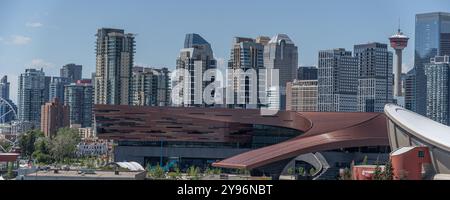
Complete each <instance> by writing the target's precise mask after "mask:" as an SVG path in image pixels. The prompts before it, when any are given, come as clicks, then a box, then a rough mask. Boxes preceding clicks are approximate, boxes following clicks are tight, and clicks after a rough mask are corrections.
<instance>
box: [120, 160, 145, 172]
mask: <svg viewBox="0 0 450 200" xmlns="http://www.w3.org/2000/svg"><path fill="white" fill-rule="evenodd" d="M116 164H117V165H119V166H120V167H122V168H125V169H129V170H130V171H144V168H143V167H142V165H140V164H139V163H137V162H116Z"/></svg>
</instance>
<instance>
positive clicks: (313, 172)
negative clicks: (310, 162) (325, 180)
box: [309, 168, 316, 176]
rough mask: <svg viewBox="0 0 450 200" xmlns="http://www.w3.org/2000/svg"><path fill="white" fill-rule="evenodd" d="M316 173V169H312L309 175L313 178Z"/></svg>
mask: <svg viewBox="0 0 450 200" xmlns="http://www.w3.org/2000/svg"><path fill="white" fill-rule="evenodd" d="M315 173H316V169H314V168H311V169H309V175H311V176H313V175H314V174H315Z"/></svg>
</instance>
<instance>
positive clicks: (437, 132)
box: [384, 104, 450, 151]
mask: <svg viewBox="0 0 450 200" xmlns="http://www.w3.org/2000/svg"><path fill="white" fill-rule="evenodd" d="M384 112H385V114H386V115H387V116H388V117H389V118H390V119H391V120H393V121H395V123H396V124H397V125H398V126H400V127H402V128H403V129H405V130H406V131H408V132H409V133H410V134H413V135H414V136H416V137H418V138H420V139H422V140H424V141H427V142H429V143H430V144H433V145H436V146H437V147H440V148H442V149H445V150H447V151H450V127H449V126H446V125H444V124H441V123H438V122H436V121H433V120H431V119H428V118H426V117H424V116H422V115H419V114H417V113H414V112H412V111H409V110H407V109H405V108H402V107H399V106H397V105H394V104H388V105H386V106H385V107H384Z"/></svg>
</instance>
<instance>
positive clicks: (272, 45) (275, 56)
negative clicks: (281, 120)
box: [264, 34, 298, 110]
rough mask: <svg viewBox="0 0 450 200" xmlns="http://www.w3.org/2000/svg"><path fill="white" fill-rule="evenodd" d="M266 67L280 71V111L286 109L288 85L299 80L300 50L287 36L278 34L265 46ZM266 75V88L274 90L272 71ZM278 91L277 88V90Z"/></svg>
mask: <svg viewBox="0 0 450 200" xmlns="http://www.w3.org/2000/svg"><path fill="white" fill-rule="evenodd" d="M264 67H265V68H266V69H268V70H271V69H277V70H279V71H278V73H279V81H278V83H275V84H278V86H279V88H278V90H279V94H280V95H279V97H280V99H279V102H280V109H281V110H285V109H286V105H285V103H286V84H287V82H289V81H292V80H294V79H296V78H297V67H298V50H297V46H295V44H294V42H293V41H292V40H291V39H290V38H289V36H287V35H286V34H277V35H275V36H274V37H272V39H271V40H270V41H269V42H268V44H267V45H265V46H264ZM267 72H268V73H266V74H265V76H266V81H267V82H266V88H273V87H272V86H273V84H274V83H273V81H272V80H273V77H272V73H270V71H267ZM275 90H276V88H275Z"/></svg>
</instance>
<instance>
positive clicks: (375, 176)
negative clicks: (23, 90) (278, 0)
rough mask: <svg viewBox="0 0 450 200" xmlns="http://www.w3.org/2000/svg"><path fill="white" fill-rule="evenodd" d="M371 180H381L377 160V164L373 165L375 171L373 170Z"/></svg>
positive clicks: (381, 174) (381, 173)
mask: <svg viewBox="0 0 450 200" xmlns="http://www.w3.org/2000/svg"><path fill="white" fill-rule="evenodd" d="M372 179H373V180H383V172H382V170H381V167H380V165H379V164H378V162H377V165H376V166H375V171H374V172H373V177H372Z"/></svg>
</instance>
